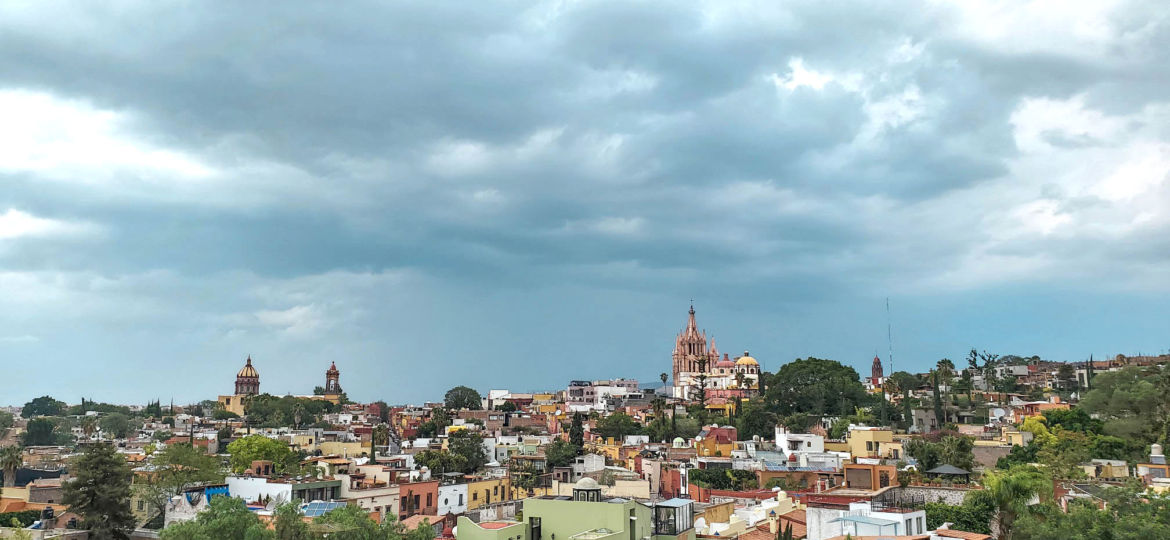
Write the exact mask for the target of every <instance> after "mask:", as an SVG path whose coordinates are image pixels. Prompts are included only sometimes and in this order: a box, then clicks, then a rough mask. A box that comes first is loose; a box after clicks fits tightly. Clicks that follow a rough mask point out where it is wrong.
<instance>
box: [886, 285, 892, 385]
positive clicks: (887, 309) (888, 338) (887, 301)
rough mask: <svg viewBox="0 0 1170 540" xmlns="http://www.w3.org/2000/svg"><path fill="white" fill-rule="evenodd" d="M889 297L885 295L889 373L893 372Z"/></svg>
mask: <svg viewBox="0 0 1170 540" xmlns="http://www.w3.org/2000/svg"><path fill="white" fill-rule="evenodd" d="M890 320H891V319H890V297H889V296H887V297H886V339H887V340H888V341H889V345H890V357H889V363H890V375H893V374H894V330H893V323H891V322H890Z"/></svg>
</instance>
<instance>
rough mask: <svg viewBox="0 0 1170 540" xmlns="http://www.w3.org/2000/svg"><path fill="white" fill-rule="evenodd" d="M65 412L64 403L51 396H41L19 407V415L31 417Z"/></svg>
mask: <svg viewBox="0 0 1170 540" xmlns="http://www.w3.org/2000/svg"><path fill="white" fill-rule="evenodd" d="M64 412H65V403H64V402H61V401H57V400H55V399H53V398H52V397H51V396H41V397H39V398H34V399H33V400H32V401H29V402H28V403H25V404H24V407H22V408H21V409H20V416H23V417H24V418H32V417H34V416H61V415H62V414H64Z"/></svg>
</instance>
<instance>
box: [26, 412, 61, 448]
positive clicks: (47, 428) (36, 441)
mask: <svg viewBox="0 0 1170 540" xmlns="http://www.w3.org/2000/svg"><path fill="white" fill-rule="evenodd" d="M56 427H57V424H56V423H55V422H53V421H52V420H50V419H48V418H33V419H32V420H29V421H28V425H26V426H25V427H24V445H25V446H51V445H55V444H57V442H58V439H57V436H56V434H55V433H54V432H53V431H54V429H55V428H56Z"/></svg>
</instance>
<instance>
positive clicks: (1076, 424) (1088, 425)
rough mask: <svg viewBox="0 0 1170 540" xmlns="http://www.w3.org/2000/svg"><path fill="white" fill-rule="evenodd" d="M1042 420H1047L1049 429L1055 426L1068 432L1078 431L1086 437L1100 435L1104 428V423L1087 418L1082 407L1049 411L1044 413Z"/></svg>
mask: <svg viewBox="0 0 1170 540" xmlns="http://www.w3.org/2000/svg"><path fill="white" fill-rule="evenodd" d="M1044 418H1045V420H1047V424H1048V427H1049V428H1056V427H1057V426H1059V427H1061V428H1064V429H1067V430H1070V431H1079V432H1081V433H1084V434H1086V435H1096V434H1098V433H1101V432H1102V430H1104V428H1105V423H1104V422H1102V421H1100V420H1098V419H1096V418H1093V417H1091V416H1089V413H1087V412H1085V409H1084V408H1082V407H1073V408H1071V409H1050V410H1047V411H1044Z"/></svg>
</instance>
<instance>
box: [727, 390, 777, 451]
mask: <svg viewBox="0 0 1170 540" xmlns="http://www.w3.org/2000/svg"><path fill="white" fill-rule="evenodd" d="M778 420H779V419H778V418H777V417H776V413H774V412H772V411H769V410H768V409H767V407H765V406H764V403H763V402H762V401H760V400H758V399H754V400H750V401H748V402H746V403H744V405H743V411H742V412H741V413H740V414H739V417H738V418H736V422H735V428H736V433H737V434H738V435H739V438H740V439H742V440H745V441H746V440H749V439H751V438H752V437H753V436H759V437H760V438H761V439H771V438H772V437H773V435H774V434H775V429H776V422H777V421H778Z"/></svg>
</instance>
